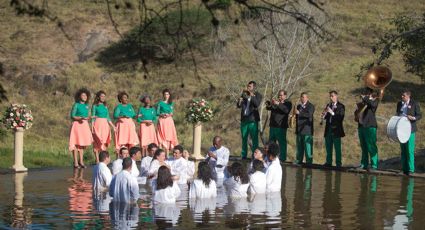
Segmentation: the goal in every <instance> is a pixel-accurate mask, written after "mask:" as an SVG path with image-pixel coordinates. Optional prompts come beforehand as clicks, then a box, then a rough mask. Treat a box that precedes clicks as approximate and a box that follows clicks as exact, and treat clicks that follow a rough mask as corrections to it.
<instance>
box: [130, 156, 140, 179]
mask: <svg viewBox="0 0 425 230" xmlns="http://www.w3.org/2000/svg"><path fill="white" fill-rule="evenodd" d="M131 162H132V163H131V175H132V176H134V177H136V178H137V177H138V176H139V174H140V172H139V169H138V168H137V164H136V161H135V160H133V159H131Z"/></svg>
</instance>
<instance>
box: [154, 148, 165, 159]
mask: <svg viewBox="0 0 425 230" xmlns="http://www.w3.org/2000/svg"><path fill="white" fill-rule="evenodd" d="M161 153H165V151H164V150H163V149H157V150H156V151H155V153H154V154H153V158H152V160H155V159H157V158H158V157H159V155H161Z"/></svg>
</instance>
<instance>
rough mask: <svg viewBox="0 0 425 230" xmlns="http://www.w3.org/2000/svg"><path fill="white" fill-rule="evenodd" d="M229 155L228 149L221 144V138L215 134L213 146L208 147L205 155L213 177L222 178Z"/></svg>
mask: <svg viewBox="0 0 425 230" xmlns="http://www.w3.org/2000/svg"><path fill="white" fill-rule="evenodd" d="M229 155H230V152H229V149H228V148H226V147H224V146H223V145H222V138H221V137H220V136H215V137H214V138H213V146H212V147H211V148H210V149H209V151H208V154H207V156H206V161H207V162H208V164H209V165H210V167H211V169H212V172H213V177H214V178H216V179H223V178H224V169H225V168H226V166H227V163H228V162H229Z"/></svg>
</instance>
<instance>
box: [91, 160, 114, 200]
mask: <svg viewBox="0 0 425 230" xmlns="http://www.w3.org/2000/svg"><path fill="white" fill-rule="evenodd" d="M111 180H112V174H111V171H110V170H109V168H108V166H107V165H106V164H105V163H103V162H99V164H97V165H96V166H94V169H93V180H92V183H93V192H95V193H98V192H104V191H108V188H109V185H110V184H111Z"/></svg>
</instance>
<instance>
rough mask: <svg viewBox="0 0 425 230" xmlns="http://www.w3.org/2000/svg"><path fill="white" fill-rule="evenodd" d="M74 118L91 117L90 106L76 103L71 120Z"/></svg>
mask: <svg viewBox="0 0 425 230" xmlns="http://www.w3.org/2000/svg"><path fill="white" fill-rule="evenodd" d="M74 117H85V118H87V117H89V106H88V105H87V104H81V103H80V102H76V103H74V105H73V106H72V110H71V119H72V118H74Z"/></svg>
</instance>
